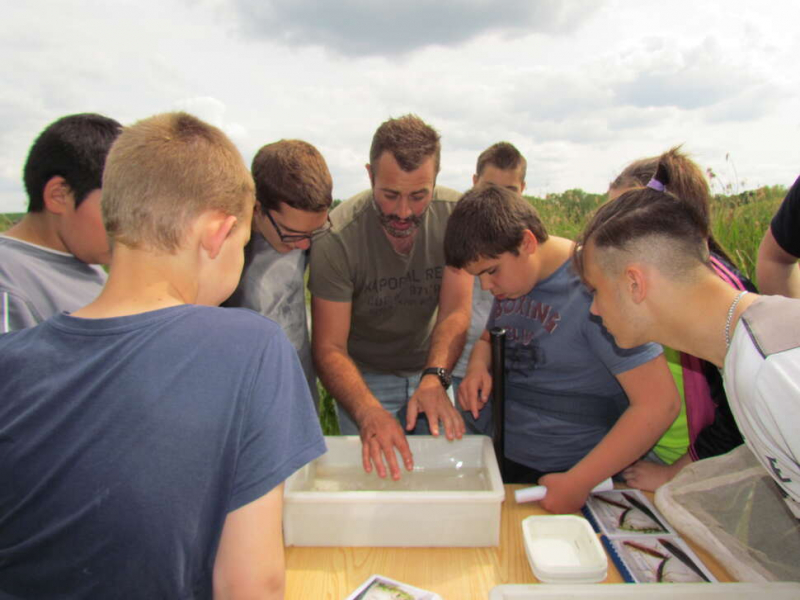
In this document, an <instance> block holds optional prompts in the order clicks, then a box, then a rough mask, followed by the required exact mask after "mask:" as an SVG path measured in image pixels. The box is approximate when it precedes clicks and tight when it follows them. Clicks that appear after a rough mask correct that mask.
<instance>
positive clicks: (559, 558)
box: [522, 515, 608, 583]
mask: <svg viewBox="0 0 800 600" xmlns="http://www.w3.org/2000/svg"><path fill="white" fill-rule="evenodd" d="M522 538H523V540H524V542H525V554H527V556H528V562H529V563H530V565H531V569H532V570H533V574H534V575H535V576H536V579H538V580H539V581H541V582H543V583H598V582H600V581H603V580H604V579H605V578H606V575H607V573H608V557H607V556H606V553H605V551H604V550H603V546H601V545H600V540H598V539H597V534H595V532H594V530H593V529H592V526H591V525H590V524H589V521H587V520H586V519H584V518H583V517H576V516H574V515H534V516H531V517H528V518H526V519H524V520H523V521H522Z"/></svg>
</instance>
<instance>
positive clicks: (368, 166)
mask: <svg viewBox="0 0 800 600" xmlns="http://www.w3.org/2000/svg"><path fill="white" fill-rule="evenodd" d="M364 167H366V169H367V176H368V177H369V185H370V187H373V186H374V185H375V178H374V177H373V176H372V165H371V164H370V163H367V164H365V165H364Z"/></svg>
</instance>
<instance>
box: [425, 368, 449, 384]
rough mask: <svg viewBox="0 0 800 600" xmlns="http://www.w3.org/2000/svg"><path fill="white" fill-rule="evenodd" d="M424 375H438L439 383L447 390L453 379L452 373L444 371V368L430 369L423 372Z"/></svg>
mask: <svg viewBox="0 0 800 600" xmlns="http://www.w3.org/2000/svg"><path fill="white" fill-rule="evenodd" d="M422 375H423V376H425V375H436V377H438V378H439V382H440V383H441V384H442V385H443V386H444V387H445V389H447V388H448V387H450V383H451V381H452V378H451V377H450V373H449V372H448V371H447V369H443V368H442V367H429V368H427V369H425V370H424V371H423V372H422Z"/></svg>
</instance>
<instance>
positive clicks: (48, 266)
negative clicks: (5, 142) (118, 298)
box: [0, 114, 121, 333]
mask: <svg viewBox="0 0 800 600" xmlns="http://www.w3.org/2000/svg"><path fill="white" fill-rule="evenodd" d="M120 130H121V125H120V124H119V123H117V122H116V121H114V120H113V119H109V118H107V117H103V116H101V115H97V114H78V115H70V116H67V117H63V118H61V119H59V120H58V121H56V122H55V123H52V124H51V125H50V126H48V127H47V128H46V129H45V130H44V131H43V132H42V133H41V134H40V135H39V137H38V138H37V140H36V141H35V142H34V144H33V146H32V147H31V150H30V153H29V154H28V159H27V161H26V163H25V169H24V179H25V188H26V191H27V193H28V199H29V205H28V213H27V214H26V215H25V217H23V219H22V220H21V221H20V222H19V223H17V224H16V225H14V226H13V227H11V228H10V229H9V230H8V231H6V232H5V233H4V234H3V235H0V333H6V332H8V331H14V330H16V329H24V328H26V327H32V326H33V325H36V324H37V323H40V322H42V321H44V320H45V319H47V318H48V317H51V316H52V315H54V314H57V313H59V312H61V311H72V310H75V309H77V308H79V307H81V306H83V305H85V304H87V303H89V302H91V301H92V300H94V298H95V297H96V296H97V295H98V294H99V293H100V290H101V289H102V287H103V283H104V282H105V280H106V275H105V272H104V271H103V270H102V269H101V268H100V267H98V266H96V265H97V264H105V263H108V261H109V258H110V252H109V247H108V240H107V239H106V232H105V229H104V228H103V223H102V220H101V217H100V180H101V177H102V173H103V165H104V163H105V159H106V154H108V150H109V148H110V147H111V144H112V142H113V141H114V140H115V139H116V137H117V135H118V134H119V132H120Z"/></svg>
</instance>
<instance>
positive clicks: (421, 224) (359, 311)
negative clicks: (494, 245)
mask: <svg viewBox="0 0 800 600" xmlns="http://www.w3.org/2000/svg"><path fill="white" fill-rule="evenodd" d="M440 153H441V145H440V141H439V134H438V133H437V132H436V131H435V130H434V129H433V128H432V127H430V126H429V125H427V124H426V123H425V122H424V121H422V119H420V118H419V117H416V116H414V115H406V116H404V117H400V118H397V119H389V120H388V121H386V122H384V123H383V124H382V125H381V126H380V127H379V128H378V130H377V131H376V132H375V135H374V137H373V139H372V147H371V148H370V162H369V163H368V164H367V165H366V169H367V174H368V175H369V178H370V182H371V184H372V187H371V189H369V190H367V191H365V192H362V193H360V194H358V195H356V196H354V197H353V198H351V199H350V200H347V201H346V202H344V203H342V204H341V205H340V206H337V207H336V208H335V209H334V210H333V211H331V220H332V221H333V228H332V229H331V231H330V232H329V233H328V234H327V235H324V236H323V237H322V238H321V239H320V240H319V241H318V242H316V243H315V244H314V245H313V246H312V247H311V274H310V277H309V289H310V290H311V293H312V295H313V299H312V316H313V319H312V324H313V330H312V349H313V353H314V362H315V364H316V367H317V371H318V372H319V375H320V378H321V379H322V382H323V383H324V384H325V387H326V388H327V389H328V391H330V392H331V394H332V395H333V396H334V397H335V398H336V400H337V401H338V402H339V404H340V406H341V407H342V408H344V411H342V410H340V411H339V426H340V429H341V432H342V433H344V434H354V433H360V435H361V439H362V442H363V444H362V450H363V455H362V458H363V464H364V469H365V470H366V471H367V472H370V471H371V470H372V468H373V465H374V467H375V468H376V470H377V472H378V475H380V476H381V477H385V475H386V465H385V464H384V462H383V461H384V459H383V458H382V455H383V457H385V459H386V461H387V463H388V465H389V471H390V472H391V475H392V477H393V478H395V479H397V478H399V477H400V470H399V468H398V466H397V458H396V456H395V450H394V449H395V448H397V450H398V451H399V452H400V455H401V457H402V459H403V463H404V465H405V467H406V468H407V469H409V470H410V469H411V468H413V457H412V456H411V451H410V450H409V448H408V442H407V441H406V439H405V435H404V433H403V428H402V426H401V425H400V422H402V423H403V424H405V425H406V429H407V430H408V431H411V430H414V428H415V427H416V426H417V422H418V421H419V424H420V427H419V428H418V429H417V433H426V432H428V427H427V426H428V425H429V427H430V432H431V433H432V434H433V435H438V434H439V433H440V431H441V429H440V425H439V422H440V421H441V422H442V424H443V428H444V431H445V435H446V437H447V438H448V439H453V438H460V437H461V436H462V435H463V433H464V421H463V419H462V418H461V415H460V413H459V411H457V410H456V409H455V407H454V406H453V403H452V402H451V400H450V399H449V398H448V396H447V393H446V391H445V390H446V389H447V387H449V385H450V372H451V370H452V368H453V365H454V364H455V362H456V360H457V359H458V357H459V355H460V354H461V350H462V349H463V347H464V340H465V339H466V333H467V328H468V326H469V311H470V300H471V290H472V278H470V277H469V276H468V275H467V274H465V273H462V272H459V271H457V270H455V269H448V268H446V267H445V264H444V251H443V248H442V241H443V239H444V229H445V224H446V222H447V218H448V216H449V215H450V213H451V212H452V210H453V208H454V207H455V205H456V201H457V200H458V198H459V194H458V193H457V192H455V191H453V190H450V189H447V188H443V187H440V186H437V185H436V175H437V174H438V172H439V156H440ZM406 411H407V414H406V415H405V416H404V414H403V413H404V412H406ZM345 412H346V413H347V414H345ZM423 412H424V413H425V416H426V417H427V421H424V420H423V419H418V418H417V415H418V414H419V413H423ZM348 417H350V418H348ZM398 419H399V420H400V422H398Z"/></svg>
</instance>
